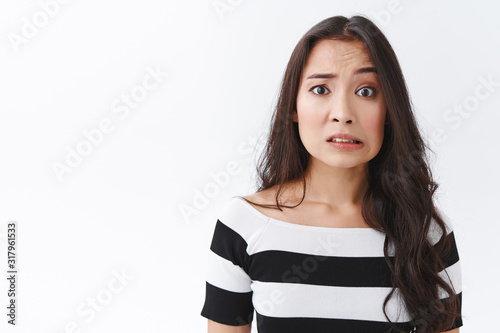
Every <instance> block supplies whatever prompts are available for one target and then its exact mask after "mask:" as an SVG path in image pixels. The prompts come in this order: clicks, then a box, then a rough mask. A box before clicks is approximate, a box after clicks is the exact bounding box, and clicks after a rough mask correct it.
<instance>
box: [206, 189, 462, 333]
mask: <svg viewBox="0 0 500 333" xmlns="http://www.w3.org/2000/svg"><path fill="white" fill-rule="evenodd" d="M441 216H442V218H443V219H445V223H446V224H447V230H448V234H447V237H451V238H452V239H453V247H452V249H451V251H450V252H449V255H447V256H446V258H445V266H446V269H445V270H446V272H447V273H448V275H449V278H448V277H447V275H446V274H445V273H444V271H442V272H440V275H441V276H442V277H444V278H445V281H450V279H451V282H452V283H453V287H454V288H455V291H456V292H457V294H458V295H459V296H460V300H461V297H462V282H461V268H460V261H459V256H458V251H457V247H456V243H455V239H454V233H453V229H452V228H451V225H450V223H449V221H447V219H446V215H444V214H441ZM440 232H441V231H440V229H438V228H437V226H436V225H435V224H433V227H432V228H431V230H430V232H429V237H430V240H431V242H432V244H435V243H436V242H437V241H438V240H439V238H440V236H441V234H440ZM384 240H385V234H384V233H381V232H379V231H376V230H375V229H372V228H328V227H316V226H306V225H298V224H294V223H289V222H285V221H280V220H277V219H273V218H270V217H267V216H266V215H264V214H262V213H261V212H260V211H258V210H257V209H255V208H254V207H253V206H252V205H250V204H249V203H247V202H246V201H244V200H243V199H242V198H239V197H233V198H232V199H231V200H230V201H229V202H228V203H227V204H226V206H225V207H224V209H223V210H222V211H221V214H220V216H219V218H218V220H217V222H216V225H215V230H214V234H213V238H212V243H211V246H210V251H209V252H210V253H209V261H208V263H207V271H206V272H207V275H206V296H205V303H204V306H203V309H202V311H201V315H202V316H203V317H205V318H208V319H211V320H214V321H216V322H218V323H222V324H226V325H235V326H239V325H246V324H248V323H251V322H252V321H253V319H254V311H255V313H256V319H257V329H258V332H259V333H279V332H286V333H293V332H301V333H303V332H314V333H320V332H350V333H352V332H370V333H376V332H387V331H388V329H389V328H390V326H389V324H388V322H387V319H386V318H385V316H384V313H383V310H382V305H383V302H384V299H385V297H386V296H387V295H388V293H389V292H390V291H391V290H392V282H391V273H390V270H389V267H388V266H387V264H386V262H385V259H384V252H383V244H384ZM389 253H391V254H393V253H394V252H389ZM396 291H398V289H396ZM440 291H441V296H440V298H446V297H447V296H448V294H446V292H445V291H444V290H442V289H441V290H440ZM386 310H387V312H388V316H389V318H391V320H392V321H393V322H396V323H398V326H399V327H401V328H403V329H405V330H406V331H407V332H411V330H412V327H411V326H409V325H408V322H409V321H410V319H411V317H410V316H409V314H408V313H407V311H406V309H405V306H404V303H403V301H402V299H401V298H400V297H399V295H398V293H397V292H396V293H395V294H394V295H393V296H392V298H391V299H390V301H389V303H388V306H387V308H386ZM459 311H460V312H461V307H460V309H459ZM430 315H432V314H430ZM460 326H462V320H461V319H460V318H459V319H457V320H456V321H455V324H454V327H453V328H456V327H460Z"/></svg>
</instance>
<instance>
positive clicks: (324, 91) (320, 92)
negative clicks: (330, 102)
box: [311, 86, 330, 95]
mask: <svg viewBox="0 0 500 333" xmlns="http://www.w3.org/2000/svg"><path fill="white" fill-rule="evenodd" d="M311 91H312V92H313V93H314V94H316V95H326V94H327V93H328V92H330V90H328V89H327V88H326V87H325V86H316V87H313V88H312V89H311Z"/></svg>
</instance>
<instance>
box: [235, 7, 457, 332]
mask: <svg viewBox="0 0 500 333" xmlns="http://www.w3.org/2000/svg"><path fill="white" fill-rule="evenodd" d="M323 39H337V40H345V41H354V40H360V41H362V42H363V43H364V44H365V46H366V49H367V50H368V52H369V55H370V58H371V60H372V62H373V64H374V66H375V68H377V73H378V77H379V80H380V83H381V85H382V90H383V93H384V97H385V101H386V105H387V119H388V121H389V126H384V127H385V129H384V140H383V143H382V147H381V149H380V151H379V153H378V154H377V155H376V156H375V157H374V158H373V159H372V160H370V161H369V163H368V166H369V188H368V190H367V192H366V194H365V196H364V198H363V202H362V215H363V218H364V219H365V221H366V222H367V223H368V225H369V226H370V227H372V228H374V229H377V230H379V231H382V232H384V233H385V234H386V238H385V242H384V257H385V260H386V262H387V264H388V266H389V268H390V269H391V272H392V279H393V281H392V282H393V289H392V291H391V292H390V293H389V295H388V296H387V297H386V299H385V301H384V304H383V307H384V309H383V311H384V314H385V317H386V318H387V320H388V322H389V323H390V325H391V327H393V328H394V329H396V330H397V331H399V332H402V330H400V329H399V328H397V327H396V326H395V325H394V323H393V322H392V321H391V320H390V318H389V317H388V315H387V313H386V305H387V302H388V301H389V299H390V298H391V297H392V296H393V294H394V293H395V288H399V291H400V294H401V296H402V298H403V300H404V302H405V305H406V309H407V311H408V313H409V314H410V315H411V316H412V321H411V323H412V325H414V327H415V328H416V329H417V332H436V331H439V332H440V331H445V330H447V329H449V328H451V327H452V324H453V323H454V321H455V319H456V318H457V317H460V314H459V312H457V309H459V306H460V304H459V301H460V300H459V297H458V295H456V293H455V290H454V288H453V285H451V286H450V285H449V284H448V283H447V282H446V281H445V280H444V279H442V278H441V277H440V276H439V274H438V272H440V271H442V270H443V269H444V268H445V266H444V263H443V258H444V256H445V254H446V253H448V251H449V250H450V248H451V242H450V241H451V240H450V237H446V235H447V231H446V224H445V222H444V220H443V219H442V217H441V216H440V215H439V212H438V210H437V209H436V207H435V206H434V202H433V195H434V192H435V191H436V189H437V188H438V184H437V183H436V182H434V181H433V178H432V175H431V171H430V169H429V167H428V165H427V156H426V150H427V149H429V147H428V146H427V144H426V143H425V142H424V140H423V139H422V137H421V135H420V132H419V129H418V127H417V123H416V120H415V118H414V114H413V108H412V105H411V102H410V98H409V94H408V91H407V86H406V82H405V80H404V77H403V73H402V71H401V68H400V65H399V62H398V60H397V57H396V54H395V53H394V50H393V49H392V47H391V45H390V44H389V42H388V41H387V39H386V37H385V36H384V34H383V33H382V32H381V31H380V30H379V28H378V27H377V26H376V25H375V24H374V23H373V22H372V21H370V20H369V19H367V18H365V17H363V16H352V17H351V18H346V17H344V16H334V17H330V18H328V19H325V20H323V21H321V22H319V23H318V24H316V25H315V26H314V27H312V28H311V29H310V30H309V31H308V32H307V33H306V34H305V35H304V36H303V37H302V38H301V39H300V41H299V42H298V44H297V46H296V47H295V49H294V50H293V53H292V55H291V57H290V60H289V62H288V66H287V68H286V71H285V75H284V77H283V81H282V84H281V91H280V95H279V98H278V101H277V104H276V108H275V110H274V112H273V115H272V119H271V129H270V133H269V135H268V138H267V143H266V146H265V149H264V151H263V154H262V155H261V158H260V162H259V163H258V165H257V175H258V177H259V183H260V184H259V188H258V192H259V191H262V190H265V189H268V188H270V187H272V186H275V185H277V186H278V191H277V193H276V198H275V199H276V206H274V205H262V204H258V203H255V202H252V201H250V200H247V199H246V198H243V199H245V200H246V201H247V202H251V203H252V204H255V205H259V206H262V207H268V208H276V207H277V209H279V210H282V209H281V207H280V203H279V200H278V197H279V195H280V192H281V190H282V186H283V185H284V184H286V183H288V182H291V181H296V180H301V179H302V181H303V182H304V194H303V196H302V200H301V201H300V202H299V203H298V204H297V205H295V206H285V205H281V206H282V207H289V208H294V207H297V206H298V205H299V204H300V203H301V202H302V201H303V200H304V196H305V186H306V183H305V178H304V174H305V171H306V169H307V166H308V163H309V157H310V155H309V153H308V151H307V150H306V149H305V147H304V146H303V144H302V141H301V140H300V136H299V131H298V124H297V123H296V122H293V112H294V110H296V107H297V105H296V100H297V94H298V89H299V84H300V78H301V75H302V71H303V68H304V66H305V63H306V60H307V58H308V56H309V54H310V52H311V49H312V48H313V47H314V46H315V45H316V43H318V42H319V41H321V40H323ZM429 150H430V149H429ZM431 219H434V220H435V222H436V223H437V226H438V227H439V228H440V229H441V231H442V236H441V238H440V240H439V241H438V242H437V243H436V244H435V245H433V244H431V242H430V241H429V239H428V238H427V235H428V232H429V228H430V227H431ZM391 244H392V246H393V249H394V256H393V258H390V257H389V247H390V246H391ZM439 287H440V288H442V289H443V290H444V291H446V293H447V294H448V295H449V297H448V298H447V299H444V300H441V299H440V298H439V291H438V288H439Z"/></svg>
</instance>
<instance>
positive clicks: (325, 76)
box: [307, 67, 377, 79]
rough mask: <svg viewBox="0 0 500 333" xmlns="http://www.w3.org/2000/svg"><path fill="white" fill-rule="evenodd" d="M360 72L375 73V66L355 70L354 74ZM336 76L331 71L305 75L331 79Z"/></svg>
mask: <svg viewBox="0 0 500 333" xmlns="http://www.w3.org/2000/svg"><path fill="white" fill-rule="evenodd" d="M362 73H375V74H377V69H376V68H375V67H364V68H360V69H358V70H356V71H355V72H354V74H362ZM334 77H337V74H332V73H319V74H313V75H310V76H308V77H307V79H331V78H334Z"/></svg>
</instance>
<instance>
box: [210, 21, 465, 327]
mask: <svg viewBox="0 0 500 333" xmlns="http://www.w3.org/2000/svg"><path fill="white" fill-rule="evenodd" d="M426 149H428V147H427V146H426V145H425V142H424V141H423V139H422V137H421V135H420V133H419V130H418V127H417V124H416V121H415V118H414V115H413V111H412V106H411V104H410V99H409V95H408V92H407V88H406V84H405V81H404V78H403V74H402V72H401V69H400V66H399V63H398V61H397V58H396V55H395V54H394V51H393V49H392V47H391V46H390V44H389V43H388V41H387V39H386V38H385V36H384V35H383V33H382V32H381V31H380V30H379V29H378V28H377V27H376V26H375V25H374V24H373V23H372V22H371V21H370V20H368V19H367V18H365V17H362V16H353V17H351V18H346V17H343V16H335V17H331V18H328V19H326V20H323V21H322V22H320V23H318V24H317V25H315V26H314V27H312V28H311V29H310V30H309V31H308V32H307V33H306V34H305V35H304V36H303V37H302V39H301V40H300V41H299V43H298V44H297V46H296V47H295V49H294V51H293V53H292V56H291V58H290V60H289V63H288V66H287V69H286V72H285V76H284V79H283V83H282V87H281V93H280V96H279V99H278V103H277V107H276V110H275V113H274V114H273V118H272V126H271V131H270V134H269V137H268V141H267V145H266V149H265V150H264V154H263V159H262V160H261V161H260V163H259V167H258V172H259V177H260V186H259V189H258V192H257V193H255V194H253V195H249V196H246V197H235V198H233V199H232V200H231V201H230V202H229V203H228V204H227V206H226V207H225V209H224V210H223V211H222V212H221V215H220V217H219V219H218V221H217V224H216V226H215V232H214V236H213V239H212V244H211V247H210V248H211V251H210V253H211V254H210V260H211V261H210V263H209V266H208V267H209V269H208V277H207V283H206V299H205V305H204V307H203V310H202V313H201V314H202V316H204V317H206V318H208V319H209V320H208V332H210V333H221V332H250V328H251V322H252V320H253V312H254V310H255V312H256V314H257V328H258V332H273V333H276V332H287V333H290V332H370V333H374V332H388V331H391V332H444V331H447V332H459V328H458V327H460V326H462V319H461V297H462V293H461V280H460V279H461V271H460V262H459V257H458V252H457V247H456V244H455V239H454V234H453V230H452V228H451V225H450V224H449V223H445V220H443V218H444V217H445V216H444V215H443V214H442V213H440V212H439V210H437V209H436V207H435V206H434V203H433V194H434V192H435V190H436V189H437V187H438V184H437V183H435V182H434V181H433V180H432V175H431V173H430V170H429V168H428V166H427V162H426V155H425V154H426Z"/></svg>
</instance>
